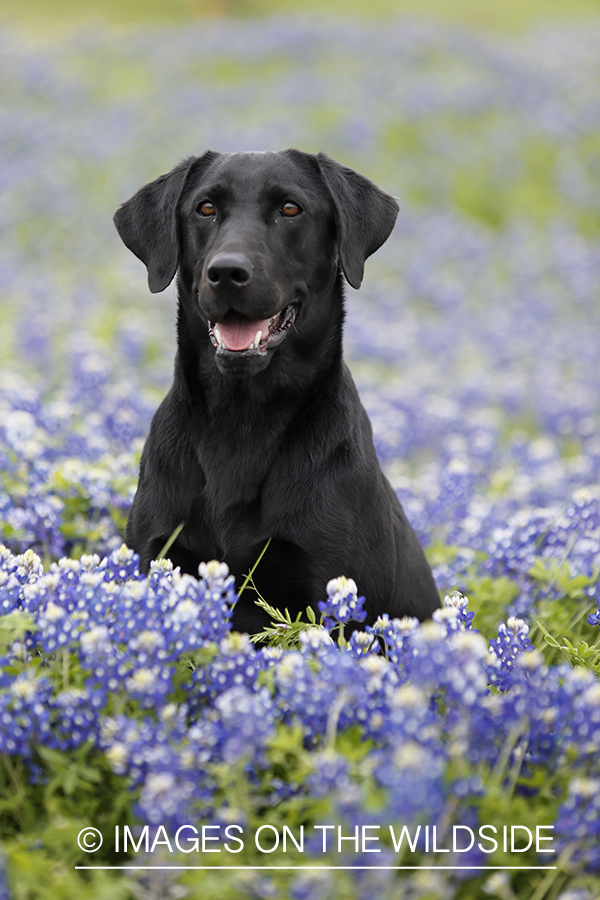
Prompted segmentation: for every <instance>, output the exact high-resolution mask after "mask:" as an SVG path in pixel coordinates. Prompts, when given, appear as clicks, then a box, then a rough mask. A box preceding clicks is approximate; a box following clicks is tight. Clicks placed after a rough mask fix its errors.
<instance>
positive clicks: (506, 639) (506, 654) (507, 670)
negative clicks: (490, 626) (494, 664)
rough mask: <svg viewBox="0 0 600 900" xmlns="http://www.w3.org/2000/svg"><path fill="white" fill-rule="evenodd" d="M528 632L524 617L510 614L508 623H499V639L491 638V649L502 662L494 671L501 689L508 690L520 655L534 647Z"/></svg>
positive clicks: (495, 678)
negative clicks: (519, 617)
mask: <svg viewBox="0 0 600 900" xmlns="http://www.w3.org/2000/svg"><path fill="white" fill-rule="evenodd" d="M528 633H529V626H528V625H527V624H526V623H525V622H524V621H523V620H522V619H518V618H516V617H515V616H510V617H509V618H508V620H507V622H506V624H505V623H504V622H501V623H500V625H498V637H497V639H495V640H494V638H492V639H491V640H490V651H491V652H492V653H493V654H494V655H495V656H496V658H497V659H498V660H499V662H500V667H499V669H498V670H497V671H496V672H495V673H494V680H495V681H496V682H497V684H498V686H499V688H500V690H506V688H507V686H508V684H510V674H511V672H512V670H513V668H514V665H515V660H516V659H517V657H518V655H519V654H520V653H523V652H524V651H525V652H527V651H529V650H531V649H533V648H532V647H531V640H530V639H529V638H528V637H527V635H528Z"/></svg>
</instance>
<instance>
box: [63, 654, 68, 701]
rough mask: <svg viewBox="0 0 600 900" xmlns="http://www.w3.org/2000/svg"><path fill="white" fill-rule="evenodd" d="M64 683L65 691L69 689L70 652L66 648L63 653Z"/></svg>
mask: <svg viewBox="0 0 600 900" xmlns="http://www.w3.org/2000/svg"><path fill="white" fill-rule="evenodd" d="M62 682H63V691H66V690H67V688H68V687H69V651H68V650H67V649H66V648H65V649H64V650H63V652H62Z"/></svg>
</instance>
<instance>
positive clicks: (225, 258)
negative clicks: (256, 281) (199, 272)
mask: <svg viewBox="0 0 600 900" xmlns="http://www.w3.org/2000/svg"><path fill="white" fill-rule="evenodd" d="M253 271H254V266H253V265H252V263H251V261H250V260H249V259H248V257H247V256H246V255H245V254H244V253H229V252H226V251H223V252H221V253H216V254H215V256H213V258H212V260H211V262H210V265H209V267H208V269H207V270H206V277H207V278H208V283H209V284H210V285H212V287H219V288H228V287H244V286H245V285H246V284H249V283H250V281H252V273H253Z"/></svg>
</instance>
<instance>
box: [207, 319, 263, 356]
mask: <svg viewBox="0 0 600 900" xmlns="http://www.w3.org/2000/svg"><path fill="white" fill-rule="evenodd" d="M216 327H217V328H218V329H219V331H220V333H221V337H222V338H223V343H224V344H225V346H226V348H227V349H228V350H247V349H248V347H249V346H250V344H251V343H252V341H253V340H254V336H255V335H256V332H257V331H262V336H263V337H266V335H267V333H268V331H269V320H268V319H247V318H246V317H245V316H239V317H238V316H236V317H235V318H234V317H233V316H228V318H227V320H226V321H225V322H217V324H216Z"/></svg>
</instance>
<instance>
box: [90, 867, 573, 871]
mask: <svg viewBox="0 0 600 900" xmlns="http://www.w3.org/2000/svg"><path fill="white" fill-rule="evenodd" d="M75 868H76V869H173V870H186V871H187V870H190V869H202V870H204V869H217V870H218V869H221V870H223V871H227V870H228V869H233V870H239V869H253V870H257V871H262V870H263V869H298V870H300V869H326V870H327V871H337V870H338V869H350V870H352V869H394V870H396V869H447V870H452V871H454V870H456V869H485V870H487V869H490V870H491V869H496V870H497V869H502V870H504V869H511V870H512V869H514V870H517V871H525V870H527V871H529V870H531V869H537V870H541V871H543V872H546V871H549V870H551V869H556V868H557V866H75Z"/></svg>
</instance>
